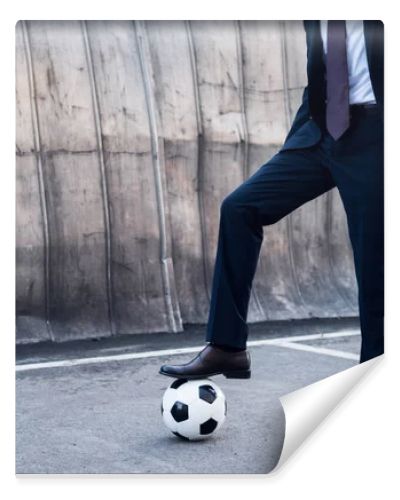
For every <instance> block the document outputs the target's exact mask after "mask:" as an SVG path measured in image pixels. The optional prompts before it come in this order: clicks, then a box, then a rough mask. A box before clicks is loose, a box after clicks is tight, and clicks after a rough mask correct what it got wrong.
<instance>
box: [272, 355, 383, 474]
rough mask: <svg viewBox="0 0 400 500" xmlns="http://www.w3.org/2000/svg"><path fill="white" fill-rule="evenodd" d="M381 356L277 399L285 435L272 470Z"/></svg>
mask: <svg viewBox="0 0 400 500" xmlns="http://www.w3.org/2000/svg"><path fill="white" fill-rule="evenodd" d="M382 358H383V355H382V356H378V357H377V358H374V359H371V360H369V361H367V362H364V363H361V364H359V365H356V366H353V367H352V368H349V369H347V370H344V371H342V372H339V373H336V374H335V375H332V376H330V377H327V378H325V379H323V380H320V381H318V382H315V383H314V384H311V385H308V386H306V387H303V388H302V389H299V390H297V391H294V392H291V393H289V394H286V395H284V396H282V397H281V398H280V402H281V404H282V407H283V411H284V413H285V438H284V442H283V448H282V452H281V456H280V458H279V461H278V463H277V465H276V467H275V468H274V469H273V472H277V471H278V469H279V468H280V467H281V466H282V465H283V464H284V463H285V462H286V461H287V460H288V459H289V458H290V457H291V456H292V455H293V453H294V452H295V451H296V450H297V449H298V448H299V447H300V446H301V444H302V443H303V442H304V441H305V440H306V439H307V437H308V436H309V435H310V434H311V433H312V432H313V431H314V430H315V429H316V428H317V427H318V425H319V424H320V423H321V422H323V420H324V419H325V418H326V417H327V416H328V415H329V414H330V413H331V412H332V411H333V410H334V409H335V407H336V406H337V405H338V404H339V403H340V402H341V401H342V399H343V398H345V396H347V394H348V393H349V392H350V391H351V390H352V389H353V388H354V387H355V386H356V385H357V384H358V382H360V380H361V379H362V378H363V377H364V376H365V375H366V374H367V373H368V372H369V371H370V370H371V369H372V368H374V367H375V366H376V365H377V364H378V363H379V362H380V361H381V359H382Z"/></svg>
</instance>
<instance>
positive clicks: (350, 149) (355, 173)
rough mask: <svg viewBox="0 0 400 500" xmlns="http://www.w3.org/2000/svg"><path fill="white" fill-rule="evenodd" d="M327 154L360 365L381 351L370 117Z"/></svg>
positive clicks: (375, 121) (375, 158)
mask: <svg viewBox="0 0 400 500" xmlns="http://www.w3.org/2000/svg"><path fill="white" fill-rule="evenodd" d="M353 127H354V128H353V130H350V131H349V134H348V135H347V139H346V138H345V137H344V140H343V142H342V144H341V145H340V147H335V148H334V149H333V150H332V156H331V158H332V161H331V165H330V170H331V172H332V176H333V177H334V179H335V183H336V184H337V187H338V189H339V193H340V195H341V198H342V200H343V204H344V207H345V210H346V214H347V221H348V227H349V235H350V240H351V243H352V247H353V253H354V264H355V270H356V277H357V283H358V300H359V309H360V325H361V335H362V344H361V356H360V362H363V361H367V360H369V359H372V358H374V357H376V356H379V355H380V354H382V353H383V350H384V333H383V319H384V204H383V124H382V123H381V118H380V117H379V115H378V114H377V113H375V112H370V113H366V114H364V115H362V116H361V112H358V114H357V115H355V116H354V117H353Z"/></svg>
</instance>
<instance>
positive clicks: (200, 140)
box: [185, 21, 211, 302]
mask: <svg viewBox="0 0 400 500" xmlns="http://www.w3.org/2000/svg"><path fill="white" fill-rule="evenodd" d="M185 26H186V33H187V37H188V44H189V59H190V69H191V72H192V82H193V91H194V100H195V109H196V121H197V175H196V178H197V185H198V189H197V202H198V209H199V218H200V235H201V248H202V267H203V278H204V287H205V291H206V296H207V298H208V301H209V302H210V301H211V296H210V283H209V282H208V277H209V276H210V273H211V270H210V269H208V259H207V235H206V229H205V208H204V199H203V193H204V169H203V165H204V162H203V155H202V152H203V148H204V132H203V122H202V114H201V106H200V94H199V85H198V75H197V61H196V51H195V47H194V40H193V33H192V29H191V25H190V21H185Z"/></svg>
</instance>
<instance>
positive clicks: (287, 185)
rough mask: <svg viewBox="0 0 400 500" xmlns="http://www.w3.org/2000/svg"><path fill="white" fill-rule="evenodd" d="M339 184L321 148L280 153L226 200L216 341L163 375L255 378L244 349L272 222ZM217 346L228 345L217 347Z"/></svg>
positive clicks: (217, 274) (212, 323)
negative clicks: (254, 284) (255, 281)
mask: <svg viewBox="0 0 400 500" xmlns="http://www.w3.org/2000/svg"><path fill="white" fill-rule="evenodd" d="M333 186H334V182H333V179H332V177H331V174H330V172H329V170H328V169H327V168H326V167H324V166H323V165H322V162H321V155H320V153H319V150H318V146H315V147H312V148H307V149H302V150H300V149H299V150H289V151H282V152H279V153H277V154H276V155H275V156H274V157H273V158H272V159H271V160H270V161H268V162H267V163H265V164H264V165H262V166H261V167H260V168H259V169H258V170H257V171H256V172H255V173H254V174H253V175H252V176H251V177H249V178H248V179H247V180H246V181H245V182H244V183H243V184H241V185H240V186H239V187H238V188H236V189H235V190H234V191H233V192H232V193H231V194H229V195H228V196H227V197H226V198H225V199H224V200H223V202H222V204H221V209H220V225H219V236H218V248H217V256H216V261H215V269H214V276H213V285H212V296H211V305H210V314H209V319H208V324H207V337H206V340H207V341H208V342H210V343H211V345H208V346H207V347H206V348H205V349H204V350H203V351H202V352H201V353H200V354H199V355H197V356H196V357H195V358H194V359H193V360H192V361H191V362H189V363H187V364H185V365H164V366H162V367H161V370H160V373H162V374H164V375H169V376H173V377H186V378H196V377H197V378H200V377H202V376H210V375H214V374H217V373H224V374H225V375H226V376H231V377H235V378H239V377H241V378H247V376H250V370H249V367H250V361H249V358H248V355H247V352H246V351H242V352H229V351H228V352H227V348H228V349H229V348H232V349H233V350H234V349H235V348H236V349H245V347H246V340H247V325H246V318H247V309H248V303H249V298H250V291H251V287H252V281H253V277H254V274H255V271H256V267H257V261H258V257H259V253H260V247H261V243H262V240H263V226H267V225H270V224H273V223H275V222H277V221H278V220H280V219H281V218H282V217H284V216H285V215H287V214H289V213H290V212H292V211H293V210H294V209H296V208H297V207H299V206H300V205H302V204H304V203H305V202H307V201H309V200H312V199H313V198H316V197H317V196H319V195H321V194H322V193H324V192H326V191H327V190H329V189H331V188H332V187H333ZM213 345H216V346H222V347H223V349H218V347H216V348H214V349H213V348H212V347H213Z"/></svg>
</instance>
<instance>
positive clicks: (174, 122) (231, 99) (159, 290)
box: [16, 21, 356, 342]
mask: <svg viewBox="0 0 400 500" xmlns="http://www.w3.org/2000/svg"><path fill="white" fill-rule="evenodd" d="M305 82H306V71H305V37H304V30H303V27H302V23H300V22H277V21H273V22H272V21H240V22H235V21H218V22H217V21H190V22H185V21H149V22H144V21H112V22H111V21H107V22H103V21H90V22H79V21H29V22H19V23H18V24H17V27H16V107H17V110H16V118H17V124H16V125H17V137H16V139H17V141H16V142H17V159H16V169H17V176H16V181H17V249H16V250H17V255H16V264H17V340H18V342H29V341H39V340H42V341H45V340H48V339H52V340H55V341H62V340H71V339H77V338H84V337H89V338H90V337H92V338H93V337H99V336H111V335H114V334H131V333H136V334H137V333H143V332H149V333H150V332H156V331H171V332H174V331H175V332H176V331H181V330H182V323H201V322H205V321H206V320H207V316H208V307H209V294H210V288H211V279H212V273H213V267H214V259H215V252H216V242H217V230H218V224H219V207H220V203H221V201H222V199H223V198H224V196H226V195H227V194H228V193H229V192H231V191H232V190H233V189H234V188H235V187H237V186H238V185H239V184H240V183H241V182H243V180H245V179H246V178H247V177H248V176H249V175H251V174H252V173H253V172H254V171H255V170H256V169H257V168H259V167H260V166H261V165H262V164H264V163H265V162H266V161H267V160H268V159H269V158H270V157H271V156H272V154H274V153H275V152H276V151H277V149H278V148H279V146H280V144H281V143H282V141H283V139H284V137H285V135H286V133H287V131H288V128H289V126H290V123H291V120H292V119H293V116H294V114H295V112H296V110H297V107H298V105H299V102H300V97H301V94H302V90H303V87H304V85H305ZM355 313H356V295H355V279H354V273H353V261H352V255H351V250H350V245H349V240H348V235H347V228H346V222H345V217H344V212H343V208H342V206H341V203H340V200H339V196H338V193H337V191H336V190H334V191H332V192H330V193H328V194H327V195H324V196H323V197H321V198H319V199H317V200H314V201H312V202H310V203H308V204H307V205H306V206H304V207H301V208H300V209H299V210H297V211H296V212H294V213H293V214H292V215H291V216H289V217H287V218H286V219H285V220H283V221H280V222H279V223H278V224H276V225H274V226H271V227H268V228H267V229H266V231H265V242H264V244H263V247H262V251H261V256H260V262H259V266H258V269H257V274H256V277H255V281H254V288H253V293H252V298H251V303H250V307H249V317H248V319H249V321H250V322H255V321H264V320H279V319H287V318H290V319H293V318H307V317H333V316H351V315H354V314H355Z"/></svg>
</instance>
